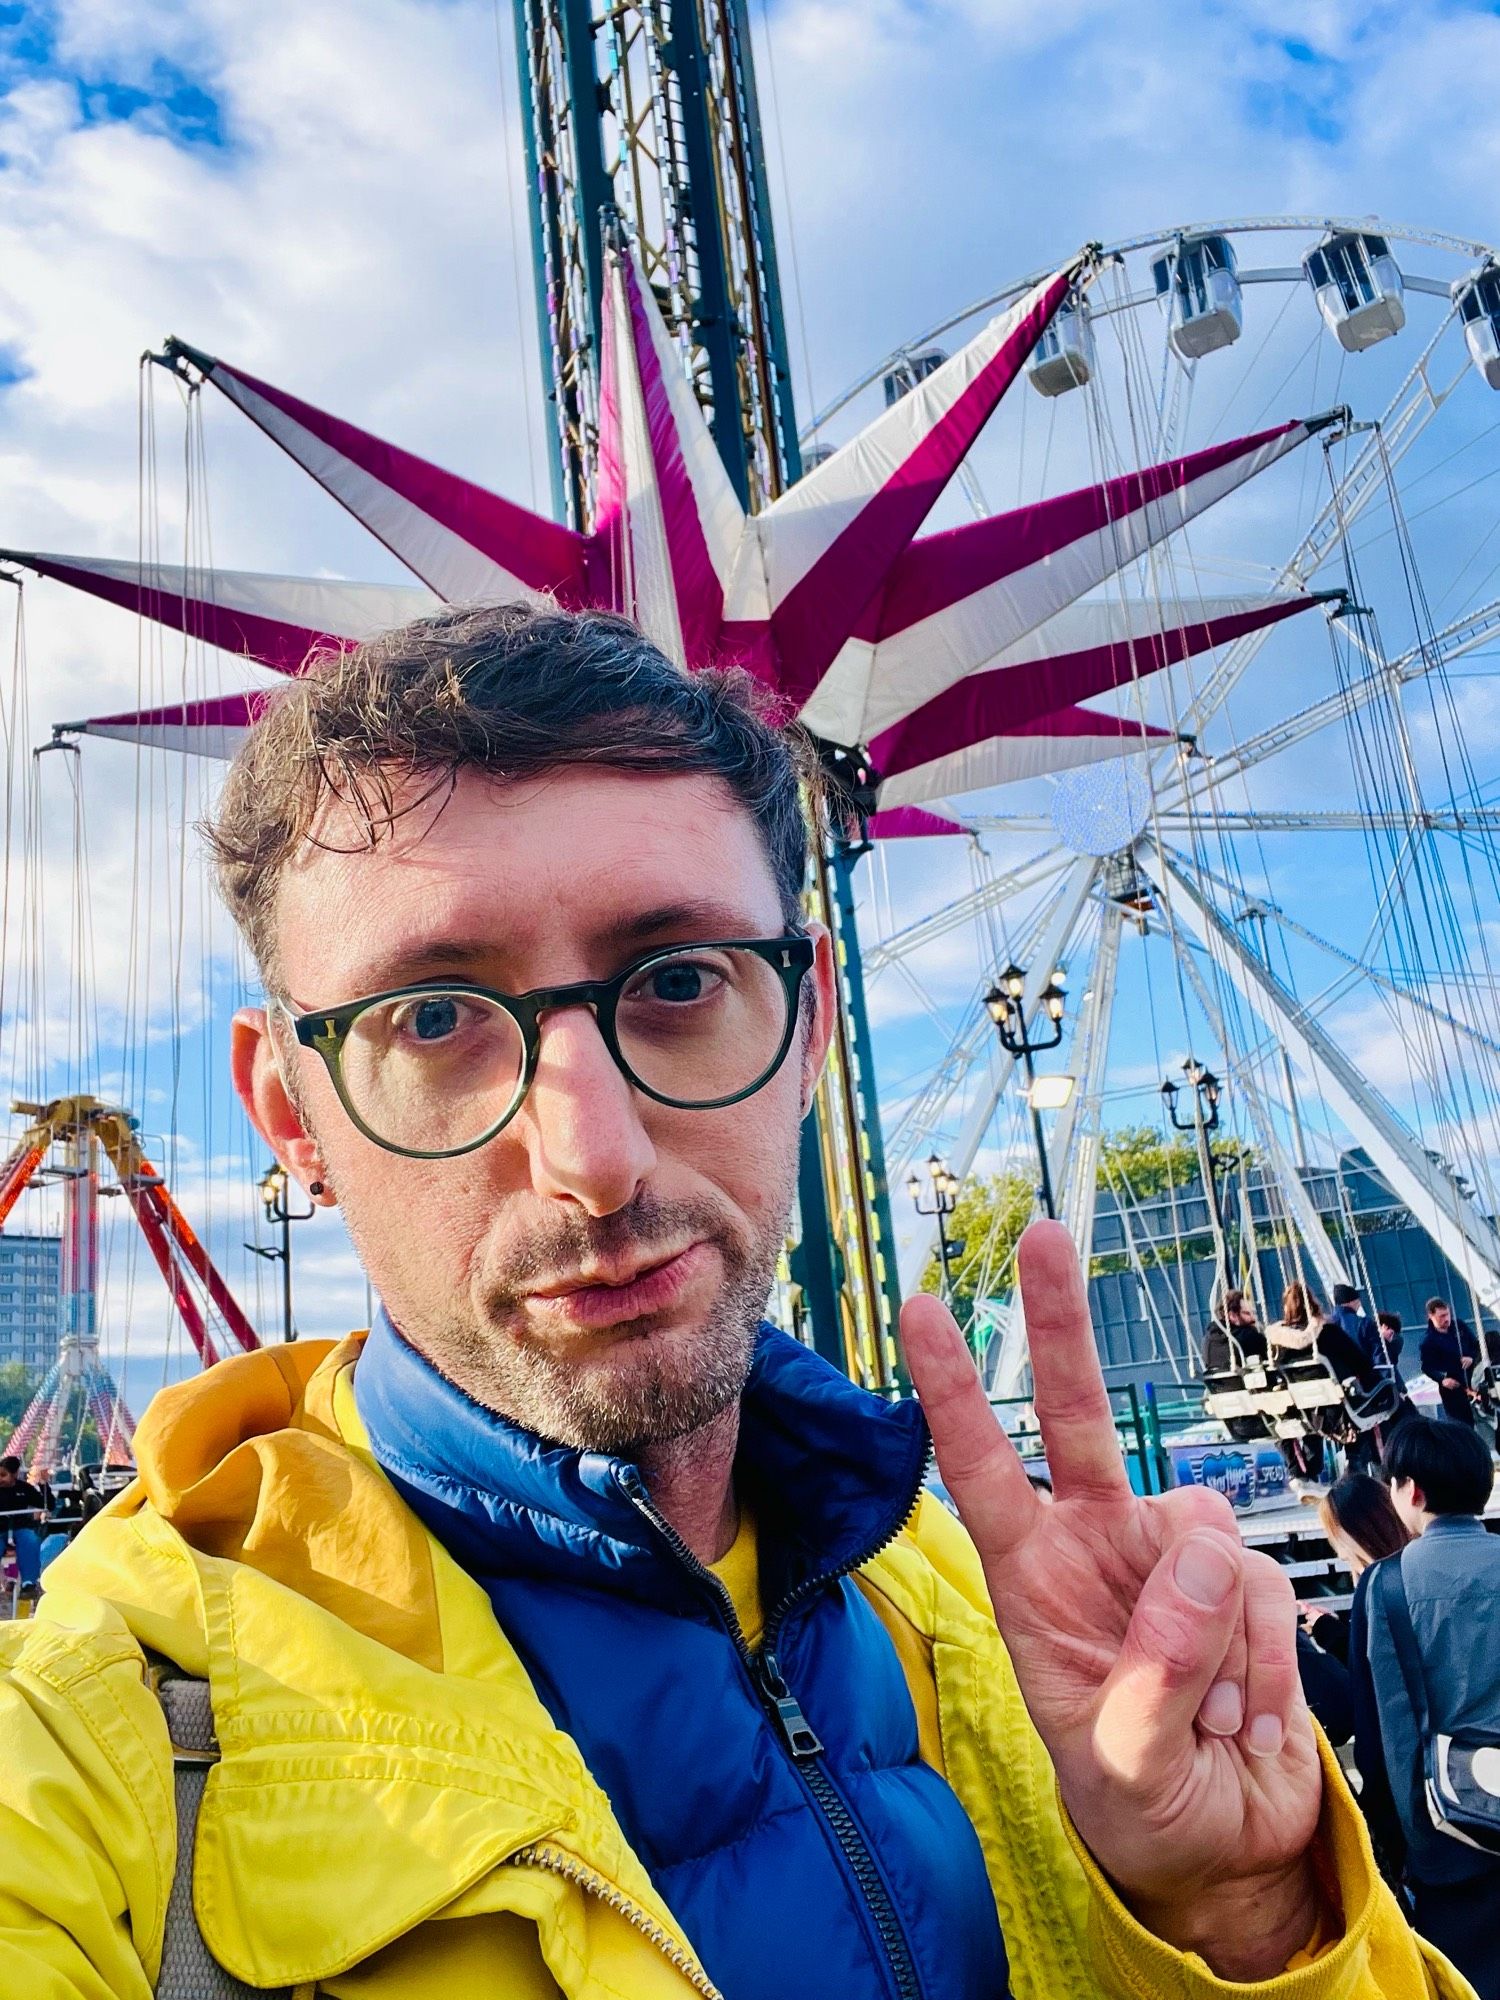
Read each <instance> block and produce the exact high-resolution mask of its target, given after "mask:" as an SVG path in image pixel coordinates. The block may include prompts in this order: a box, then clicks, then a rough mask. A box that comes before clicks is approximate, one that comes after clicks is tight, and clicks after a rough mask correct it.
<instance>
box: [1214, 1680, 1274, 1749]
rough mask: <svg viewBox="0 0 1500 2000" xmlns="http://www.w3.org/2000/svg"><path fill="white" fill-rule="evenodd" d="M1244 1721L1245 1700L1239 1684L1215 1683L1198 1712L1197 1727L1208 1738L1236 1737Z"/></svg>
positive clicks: (1231, 1682)
mask: <svg viewBox="0 0 1500 2000" xmlns="http://www.w3.org/2000/svg"><path fill="white" fill-rule="evenodd" d="M1244 1719H1245V1698H1244V1696H1243V1695H1242V1694H1241V1693H1240V1686H1239V1682H1238V1681H1215V1682H1214V1684H1213V1686H1212V1687H1211V1688H1210V1689H1209V1691H1208V1693H1207V1694H1206V1695H1205V1696H1204V1697H1203V1705H1202V1707H1201V1708H1200V1709H1199V1710H1198V1724H1199V1727H1200V1728H1203V1729H1206V1730H1207V1731H1208V1733H1209V1735H1210V1736H1237V1735H1238V1734H1239V1728H1240V1724H1241V1723H1242V1722H1243V1721H1244ZM1262 1719H1264V1718H1262Z"/></svg>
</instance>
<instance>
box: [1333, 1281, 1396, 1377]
mask: <svg viewBox="0 0 1500 2000" xmlns="http://www.w3.org/2000/svg"><path fill="white" fill-rule="evenodd" d="M1329 1323H1330V1324H1331V1325H1334V1326H1338V1327H1342V1328H1343V1330H1344V1332H1345V1333H1346V1334H1348V1336H1349V1338H1350V1339H1351V1340H1352V1341H1353V1342H1354V1345H1355V1346H1356V1347H1357V1348H1358V1349H1359V1351H1360V1353H1361V1354H1363V1355H1364V1357H1365V1359H1366V1361H1368V1362H1369V1363H1371V1364H1372V1366H1374V1367H1376V1368H1380V1369H1384V1368H1385V1367H1386V1366H1387V1359H1386V1351H1385V1345H1384V1343H1383V1342H1382V1340H1381V1338H1380V1328H1379V1327H1378V1326H1377V1325H1376V1324H1375V1322H1374V1320H1373V1319H1371V1317H1370V1315H1369V1314H1368V1313H1367V1312H1366V1311H1365V1306H1364V1300H1363V1299H1362V1298H1361V1297H1360V1292H1359V1287H1358V1286H1357V1285H1335V1286H1334V1288H1333V1311H1332V1312H1331V1313H1330V1314H1329Z"/></svg>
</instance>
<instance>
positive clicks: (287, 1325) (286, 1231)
mask: <svg viewBox="0 0 1500 2000" xmlns="http://www.w3.org/2000/svg"><path fill="white" fill-rule="evenodd" d="M286 1196H287V1190H286V1189H285V1188H283V1189H282V1191H281V1193H280V1195H279V1196H278V1197H277V1201H276V1206H277V1208H278V1209H279V1210H280V1212H281V1325H282V1334H281V1337H282V1339H283V1340H284V1341H287V1342H291V1341H293V1340H295V1339H296V1338H297V1329H296V1328H295V1327H294V1326H293V1325H292V1210H291V1204H290V1203H289V1202H288V1200H287V1198H286Z"/></svg>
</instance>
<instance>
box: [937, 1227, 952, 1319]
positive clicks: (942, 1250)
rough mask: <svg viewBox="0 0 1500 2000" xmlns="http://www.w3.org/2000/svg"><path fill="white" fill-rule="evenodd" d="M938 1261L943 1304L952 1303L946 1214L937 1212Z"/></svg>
mask: <svg viewBox="0 0 1500 2000" xmlns="http://www.w3.org/2000/svg"><path fill="white" fill-rule="evenodd" d="M938 1261H939V1262H940V1263H941V1265H942V1267H943V1303H944V1304H945V1305H950V1306H951V1305H952V1303H953V1269H952V1266H951V1265H950V1264H949V1262H948V1212H947V1210H946V1209H942V1208H940V1209H939V1210H938Z"/></svg>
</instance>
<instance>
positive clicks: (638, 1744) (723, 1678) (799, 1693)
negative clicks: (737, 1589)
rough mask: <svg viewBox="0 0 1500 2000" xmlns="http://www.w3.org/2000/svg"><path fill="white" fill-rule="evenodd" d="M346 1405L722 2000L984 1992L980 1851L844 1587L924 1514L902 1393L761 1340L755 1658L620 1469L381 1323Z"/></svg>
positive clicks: (919, 1427) (743, 1434) (986, 1961)
mask: <svg viewBox="0 0 1500 2000" xmlns="http://www.w3.org/2000/svg"><path fill="white" fill-rule="evenodd" d="M355 1394H356V1399H357V1402H358V1406H359V1412H360V1416H361V1418H362V1420H363V1422H364V1424H365V1427H366V1429H367V1431H368V1433H369V1437H370V1443H371V1446H372V1448H373V1450H374V1453H375V1456H376V1458H377V1459H378V1460H379V1462H380V1464H381V1465H382V1467H383V1468H384V1469H385V1471H386V1473H387V1474H388V1475H389V1476H390V1478H391V1479H392V1481H393V1482H394V1483H395V1485H396V1486H397V1488H398V1489H399V1490H400V1492H401V1493H402V1495H403V1496H404V1498H405V1499H406V1500H407V1502H408V1503H409V1505H410V1506H411V1507H412V1508H413V1509H414V1511H415V1512H416V1513H417V1514H418V1515H419V1517H420V1518H421V1519H422V1520H423V1521H424V1522H425V1524H426V1525H427V1527H428V1528H429V1529H431V1531H432V1533H433V1534H434V1535H436V1536H437V1538H438V1539H439V1541H441V1542H442V1543H443V1545H444V1546H445V1547H446V1548H447V1549H448V1550H449V1552H450V1553H451V1554H452V1555H453V1556H454V1557H455V1559H456V1560H457V1561H458V1562H459V1563H460V1564H461V1565H462V1566H463V1567H464V1568H465V1569H466V1570H467V1571H468V1572H469V1574H470V1575H471V1576H473V1577H474V1578H476V1580H477V1581H479V1582H480V1583H481V1584H482V1585H483V1586H484V1588H485V1589H486V1590H487V1591H488V1593H489V1596H490V1599H491V1602H492V1603H493V1604H494V1607H495V1612H496V1616H497V1617H498V1619H499V1621H500V1624H501V1626H502V1628H503V1630H504V1631H505V1633H506V1635H507V1636H508V1638H509V1639H510V1641H511V1643H512V1644H513V1645H514V1646H515V1647H516V1649H517V1651H518V1652H519V1654H520V1656H521V1658H522V1660H523V1662H524V1663H525V1665H526V1668H527V1670H528V1672H529V1673H530V1675H531V1678H532V1681H533V1683H534V1685H535V1687H536V1690H537V1693H538V1695H539V1697H540V1698H541V1700H542V1701H543V1702H544V1703H545V1705H546V1707H547V1709H548V1711H549V1712H550V1714H551V1716H552V1718H553V1720H554V1722H556V1724H557V1726H558V1727H559V1728H560V1729H564V1730H566V1731H567V1732H568V1734H569V1735H570V1736H571V1737H572V1738H573V1739H574V1741H575V1742H576V1743H577V1744H578V1746H579V1748H580V1750H581V1751H582V1753H583V1756H584V1758H585V1760H586V1761H587V1763H588V1766H589V1769H590V1770H591V1771H592V1772H593V1774H594V1776H595V1777H596V1779H597V1780H598V1781H599V1783H600V1785H601V1786H602V1787H603V1789H604V1791H605V1792H606V1794H607V1795H608V1797H609V1799H610V1802H611V1804H612V1805H613V1807H614V1809H615V1813H616V1815H617V1817H618V1818H619V1820H620V1823H621V1825H622V1827H623V1828H624V1831H625V1834H626V1836H627V1838H628V1839H629V1841H630V1843H631V1845H632V1847H633V1848H634V1849H635V1851H636V1853H637V1854H638V1855H639V1856H640V1858H641V1860H642V1862H643V1863H644V1864H645V1866H646V1868H647V1870H648V1871H649V1873H650V1875H651V1877H652V1879H653V1881H654V1882H655V1883H656V1886H657V1888H658V1889H659V1890H660V1892H661V1894H662V1896H663V1898H664V1899H665V1901H666V1903H667V1904H668V1906H669V1907H670V1908H671V1909H672V1911H673V1912H674V1913H675V1915H676V1916H677V1918H678V1921H679V1922H680V1923H681V1925H682V1927H683V1930H684V1931H685V1933H686V1935H687V1937H688V1938H689V1939H690V1941H691V1942H692V1944H693V1947H694V1949H695V1950H696V1951H697V1953H698V1955H699V1958H700V1960H701V1962H702V1964H703V1966H704V1969H705V1970H706V1972H707V1973H708V1975H709V1977H710V1979H712V1980H713V1982H714V1984H715V1985H716V1986H717V1987H718V1988H719V1990H720V1991H721V1992H722V1993H723V1994H724V1995H725V1996H726V2000H790V1996H793V1995H798V1994H817V1995H826V1996H828V2000H915V1997H916V1996H921V2000H1000V1996H1003V1995H1004V1994H1005V1992H1006V1991H1007V1975H1006V1965H1005V1952H1004V1947H1003V1945H1002V1943H1001V1938H1000V1930H999V1924H998V1920H997V1917H996V1912H995V1904H994V1899H993V1897H992V1895H991V1893H990V1888H989V1883H988V1879H987V1877H986V1874H985V1868H984V1860H983V1856H982V1854H981V1852H980V1847H979V1842H978V1839H977V1837H976V1835H975V1833H974V1829H973V1827H972V1826H971V1824H970V1822H969V1819H968V1817H967V1815H966V1814H965V1812H964V1810H963V1808H962V1807H961V1806H960V1804H959V1802H958V1800H957V1799H956V1798H955V1796H954V1794H953V1792H952V1790H951V1788H950V1787H949V1786H948V1784H947V1783H946V1781H945V1780H944V1779H943V1778H942V1777H940V1776H939V1775H938V1774H937V1773H936V1772H935V1771H932V1770H931V1769H929V1768H928V1766H926V1765H925V1764H923V1763H922V1762H921V1760H920V1758H919V1756H918V1752H917V1726H916V1716H915V1713H914V1711H913V1708H912V1703H911V1696H910V1694H909V1692H908V1690H907V1686H906V1682H905V1679H904V1677H903V1674H902V1670H901V1665H900V1662H899V1661H898V1659H897V1657H896V1653H895V1649H894V1647H893V1646H892V1644H891V1642H890V1639H889V1637H888V1635H887V1634H886V1631H885V1629H884V1627H883V1626H882V1625H881V1623H880V1621H879V1619H878V1618H877V1617H876V1615H875V1613H874V1612H873V1611H872V1610H871V1608H870V1606H869V1604H868V1603H867V1602H866V1600H865V1598H864V1596H863V1595H862V1593H861V1591H860V1590H859V1588H858V1586H857V1585H856V1584H855V1583H854V1582H853V1581H852V1579H851V1577H850V1576H849V1574H848V1572H849V1571H850V1570H852V1569H853V1568H855V1567H857V1566H858V1564H860V1563H861V1562H863V1561H865V1560H867V1559H868V1557H870V1556H871V1555H872V1554H874V1552H875V1551H876V1550H877V1549H878V1548H880V1547H883V1546H884V1544H885V1543H886V1542H888V1541H889V1540H891V1539H892V1537H893V1536H895V1535H896V1534H897V1533H898V1532H899V1530H900V1528H901V1526H902V1524H903V1523H904V1521H905V1520H906V1518H907V1516H908V1514H909V1513H910V1511H911V1509H912V1506H913V1505H914V1503H915V1500H916V1497H917V1493H918V1491H919V1488H920V1484H921V1479H922V1472H923V1468H924V1465H925V1463H926V1457H927V1431H926V1426H925V1424H924V1423H923V1421H922V1416H921V1412H920V1410H919V1409H918V1408H917V1407H916V1405H915V1404H913V1403H905V1404H886V1403H883V1402H881V1401H880V1400H879V1399H878V1398H876V1397H873V1396H870V1395H867V1394H866V1393H865V1392H864V1391H863V1390H861V1389H857V1388H854V1387H853V1386H851V1384H849V1383H848V1382H846V1381H845V1380H844V1378H843V1377H842V1376H841V1375H839V1374H838V1373H837V1371H836V1370H834V1369H833V1368H831V1367H829V1366H828V1365H827V1363H825V1362H823V1361H821V1360H819V1359H818V1357H817V1356H816V1355H814V1354H812V1353H810V1352H809V1351H808V1349H806V1348H804V1347H802V1346H800V1345H799V1344H798V1342H796V1341H794V1340H792V1339H790V1338H789V1337H788V1336H787V1335H785V1334H783V1333H779V1332H777V1331H776V1330H775V1329H774V1328H772V1327H769V1326H768V1327H764V1328H762V1330H761V1334H760V1337H759V1340H758V1342H757V1345H756V1350H755V1357H754V1362H753V1365H752V1368H751V1373H750V1379H749V1382H748V1384H747V1386H746V1390H745V1396H744V1401H743V1407H742V1416H741V1430H740V1446H739V1454H738V1457H737V1459H736V1465H735V1477H736V1483H737V1488H738V1491H739V1494H740V1497H741V1499H742V1501H743V1503H744V1504H745V1505H746V1506H748V1507H750V1508H751V1509H752V1510H753V1512H754V1515H755V1519H756V1524H757V1528H758V1532H759V1540H760V1561H761V1589H762V1596H763V1602H764V1606H765V1615H766V1635H765V1642H764V1645H763V1647H762V1650H761V1652H760V1654H759V1655H757V1656H751V1655H750V1654H748V1653H747V1652H746V1650H745V1648H744V1645H743V1642H742V1640H741V1639H740V1637H739V1634H738V1630H737V1627H736V1626H735V1623H734V1619H733V1615H732V1610H731V1607H730V1605H729V1601H728V1597H727V1594H726V1593H725V1592H724V1591H723V1590H722V1589H721V1587H720V1586H719V1584H718V1582H717V1579H716V1578H714V1577H713V1576H711V1575H710V1574H709V1573H708V1572H707V1571H705V1570H704V1569H702V1568H701V1566H699V1565H698V1564H696V1563H695V1562H694V1561H693V1558H692V1556H691V1555H690V1554H689V1553H688V1551H687V1550H686V1549H685V1548H684V1547H683V1546H682V1545H681V1544H680V1543H679V1542H677V1540H676V1537H675V1536H674V1535H673V1534H672V1531H671V1529H670V1528H669V1527H668V1526H667V1524H666V1523H665V1521H663V1520H662V1519H661V1517H660V1516H659V1515H657V1514H656V1513H655V1510H654V1509H653V1508H652V1506H651V1502H650V1499H649V1496H648V1494H647V1491H646V1487H645V1483H644V1481H643V1480H642V1478H641V1475H640V1472H639V1470H638V1469H637V1468H636V1467H635V1466H634V1465H632V1464H630V1463H629V1462H627V1461H626V1460H624V1459H619V1458H609V1457H606V1456H604V1455H603V1454H600V1453H591V1452H577V1451H568V1450H564V1449H561V1448H560V1447H557V1446H553V1445H547V1444H544V1443H543V1442H542V1441H541V1440H540V1439H538V1438H537V1437H535V1436H534V1435H533V1434H532V1433H531V1432H529V1431H524V1430H522V1429H520V1428H519V1427H517V1426H516V1425H513V1424H510V1423H507V1422H505V1420H504V1419H503V1418H500V1417H496V1416H494V1415H492V1414H490V1413H489V1412H488V1411H485V1410H482V1409H480V1408H478V1407H477V1406H476V1405H475V1404H473V1403H471V1402H470V1401H469V1400H468V1398H467V1397H466V1396H464V1395H463V1394H462V1393H461V1392H460V1391H459V1390H457V1389H455V1388H454V1387H453V1386H452V1384H451V1383H449V1382H447V1381H445V1380H444V1378H443V1377H442V1376H440V1375H439V1374H438V1373H437V1372H436V1370H434V1369H433V1368H431V1367H430V1366H429V1365H428V1364H427V1363H426V1362H425V1361H424V1360H423V1359H422V1358H421V1357H420V1356H419V1355H418V1354H417V1353H416V1352H415V1351H414V1350H413V1349H412V1348H411V1347H409V1346H408V1345H407V1344H406V1342H405V1341H404V1340H402V1339H401V1337H400V1335H399V1334H397V1333H396V1332H395V1331H394V1329H393V1328H392V1327H391V1325H390V1323H389V1321H387V1320H385V1319H384V1318H383V1317H382V1318H381V1319H379V1320H377V1323H376V1325H375V1328H374V1330H373V1331H372V1332H371V1334H370V1337H369V1340H368V1341H367V1343H366V1345H365V1348H364V1352H363V1354H362V1355H361V1357H360V1361H359V1365H358V1367H357V1369H356V1371H355Z"/></svg>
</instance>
